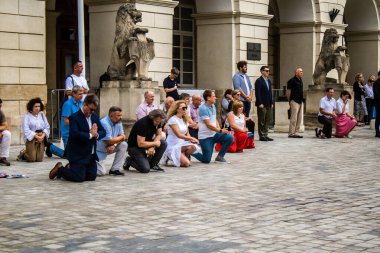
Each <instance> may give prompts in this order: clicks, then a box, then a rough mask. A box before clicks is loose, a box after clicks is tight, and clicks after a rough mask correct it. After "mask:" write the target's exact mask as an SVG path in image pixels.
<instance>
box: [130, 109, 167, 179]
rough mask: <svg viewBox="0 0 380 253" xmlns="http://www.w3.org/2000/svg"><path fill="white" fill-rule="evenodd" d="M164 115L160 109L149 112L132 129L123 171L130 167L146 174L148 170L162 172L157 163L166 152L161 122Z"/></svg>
mask: <svg viewBox="0 0 380 253" xmlns="http://www.w3.org/2000/svg"><path fill="white" fill-rule="evenodd" d="M165 118H166V116H165V113H164V112H163V111H162V110H160V109H155V110H153V111H151V112H149V114H148V116H145V117H143V118H141V119H139V120H138V121H137V122H136V123H135V124H134V125H133V127H132V130H131V133H130V134H129V137H128V154H129V155H130V157H128V158H127V159H126V161H125V164H124V169H126V170H128V169H129V167H130V166H132V167H133V168H135V169H136V170H138V171H140V172H141V173H148V172H149V171H150V170H155V171H164V170H163V169H162V168H160V166H159V165H158V163H159V162H160V160H161V157H162V155H163V154H164V152H165V150H166V146H167V144H166V141H165V140H162V125H161V123H162V120H163V119H165Z"/></svg>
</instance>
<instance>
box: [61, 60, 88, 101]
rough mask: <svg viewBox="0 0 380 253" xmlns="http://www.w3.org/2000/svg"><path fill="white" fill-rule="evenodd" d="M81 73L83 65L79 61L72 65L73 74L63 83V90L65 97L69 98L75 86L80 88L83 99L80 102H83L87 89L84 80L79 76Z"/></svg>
mask: <svg viewBox="0 0 380 253" xmlns="http://www.w3.org/2000/svg"><path fill="white" fill-rule="evenodd" d="M82 71H83V64H82V62H81V61H76V62H75V63H74V65H73V73H72V74H71V75H69V76H68V77H67V78H66V81H65V90H66V95H67V96H69V98H71V90H72V89H73V87H74V86H75V85H79V86H80V87H82V88H83V98H82V101H84V98H85V97H86V95H87V93H88V90H89V87H88V84H87V80H86V78H84V77H83V76H82V75H81V74H82Z"/></svg>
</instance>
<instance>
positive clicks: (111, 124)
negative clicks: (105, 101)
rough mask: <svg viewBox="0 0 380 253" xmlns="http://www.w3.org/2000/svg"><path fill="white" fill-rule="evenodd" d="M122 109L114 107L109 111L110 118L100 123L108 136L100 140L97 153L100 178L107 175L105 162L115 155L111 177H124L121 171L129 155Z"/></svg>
mask: <svg viewBox="0 0 380 253" xmlns="http://www.w3.org/2000/svg"><path fill="white" fill-rule="evenodd" d="M122 116H123V114H122V111H121V108H119V107H116V106H112V107H111V108H110V109H109V111H108V116H106V117H104V118H103V119H102V120H101V121H100V123H101V124H102V126H103V127H104V129H105V130H106V136H105V137H104V138H103V139H101V140H98V146H97V149H96V153H97V155H98V158H99V161H98V162H97V167H98V176H103V175H105V174H106V173H107V171H106V168H105V167H104V161H105V160H106V158H107V155H109V154H113V153H116V154H115V158H114V160H113V163H112V167H111V170H110V172H109V173H110V174H111V175H115V176H124V173H123V172H120V169H121V168H122V166H123V163H124V160H125V156H126V154H127V147H128V145H127V143H126V142H125V141H124V140H125V135H124V130H123V124H122V123H121V119H122Z"/></svg>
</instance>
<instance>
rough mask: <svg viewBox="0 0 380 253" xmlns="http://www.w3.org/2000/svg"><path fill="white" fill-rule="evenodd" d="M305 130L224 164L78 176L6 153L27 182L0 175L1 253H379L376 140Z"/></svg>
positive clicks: (368, 135)
mask: <svg viewBox="0 0 380 253" xmlns="http://www.w3.org/2000/svg"><path fill="white" fill-rule="evenodd" d="M304 135H305V138H304V139H289V138H287V135H286V134H278V133H276V134H271V135H270V136H272V137H273V138H274V139H275V141H274V142H271V143H263V142H259V141H257V142H256V147H257V148H256V149H255V150H248V151H244V153H243V154H227V156H226V158H227V159H228V160H229V161H231V162H232V163H231V164H228V165H226V164H224V165H220V164H216V163H212V164H209V165H203V164H200V163H198V162H195V161H193V166H191V167H190V168H186V169H185V168H181V169H177V168H173V167H167V168H166V172H165V173H160V172H155V173H149V174H139V173H136V172H135V171H134V170H131V171H130V172H127V174H126V176H124V177H115V176H104V177H100V178H98V179H97V180H96V181H95V182H85V183H70V182H66V181H63V180H54V181H52V180H49V179H48V172H49V171H50V169H51V168H52V167H53V166H54V164H55V163H56V162H57V161H59V159H54V158H45V161H44V162H43V163H35V164H28V163H24V162H16V161H15V159H11V162H12V166H11V167H0V171H2V172H7V173H10V174H12V173H22V174H26V175H28V176H29V178H25V179H0V191H1V197H0V252H23V253H27V252H38V253H46V252H82V253H90V252H123V253H150V252H164V253H170V252H173V253H184V252H190V253H194V252H202V253H203V252H204V253H211V252H224V253H230V252H231V253H232V252H242V253H249V252H310V253H317V252H318V253H319V252H342V253H348V252H373V253H379V252H380V214H379V213H380V180H379V179H380V172H379V169H380V166H379V164H380V158H379V157H380V156H379V151H380V139H375V138H373V136H374V133H373V131H372V130H369V129H367V128H361V129H358V130H355V131H354V132H353V133H352V136H353V139H331V140H319V139H316V138H315V137H314V135H313V132H311V131H310V132H307V133H305V134H304ZM20 149H21V147H20V146H18V147H12V152H11V153H12V156H11V157H13V158H14V157H16V155H17V153H18V151H19V150H20ZM193 160H194V159H193ZM107 163H108V165H109V164H110V163H111V160H110V159H109V160H107Z"/></svg>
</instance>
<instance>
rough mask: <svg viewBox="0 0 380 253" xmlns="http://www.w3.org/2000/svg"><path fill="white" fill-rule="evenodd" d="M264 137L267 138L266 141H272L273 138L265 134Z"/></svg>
mask: <svg viewBox="0 0 380 253" xmlns="http://www.w3.org/2000/svg"><path fill="white" fill-rule="evenodd" d="M265 138H267V141H273V139H272V138H270V137H268V136H266V137H265Z"/></svg>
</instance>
